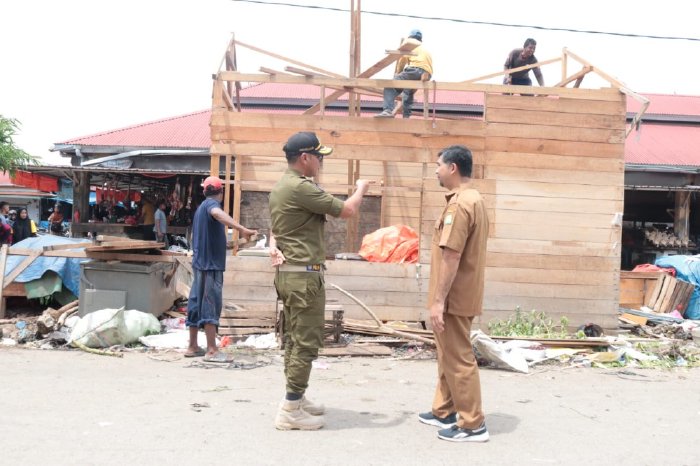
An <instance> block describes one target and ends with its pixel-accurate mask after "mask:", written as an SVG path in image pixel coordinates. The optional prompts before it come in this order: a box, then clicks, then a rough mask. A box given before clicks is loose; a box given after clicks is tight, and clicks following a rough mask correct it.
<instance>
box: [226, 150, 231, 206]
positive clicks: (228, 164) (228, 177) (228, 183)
mask: <svg viewBox="0 0 700 466" xmlns="http://www.w3.org/2000/svg"><path fill="white" fill-rule="evenodd" d="M225 163H226V168H225V169H224V212H226V213H227V214H228V213H229V212H231V207H230V205H231V154H226V162H225Z"/></svg>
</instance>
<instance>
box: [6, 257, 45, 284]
mask: <svg viewBox="0 0 700 466" xmlns="http://www.w3.org/2000/svg"><path fill="white" fill-rule="evenodd" d="M42 253H43V251H34V253H33V254H31V255H29V256H27V257H25V258H24V260H23V261H22V262H20V263H19V264H17V266H16V267H15V268H14V269H12V272H10V274H9V275H8V276H7V277H4V281H3V284H2V287H3V288H5V287H6V286H7V285H9V284H10V283H12V282H13V281H15V278H17V277H18V276H19V274H21V273H22V272H24V270H25V269H26V268H27V267H29V266H30V265H31V264H32V262H34V260H35V259H36V258H37V257H39V256H41V255H42Z"/></svg>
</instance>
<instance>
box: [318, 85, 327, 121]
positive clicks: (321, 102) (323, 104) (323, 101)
mask: <svg viewBox="0 0 700 466" xmlns="http://www.w3.org/2000/svg"><path fill="white" fill-rule="evenodd" d="M319 105H320V106H321V110H320V113H321V116H323V115H325V114H326V86H321V98H320V99H319Z"/></svg>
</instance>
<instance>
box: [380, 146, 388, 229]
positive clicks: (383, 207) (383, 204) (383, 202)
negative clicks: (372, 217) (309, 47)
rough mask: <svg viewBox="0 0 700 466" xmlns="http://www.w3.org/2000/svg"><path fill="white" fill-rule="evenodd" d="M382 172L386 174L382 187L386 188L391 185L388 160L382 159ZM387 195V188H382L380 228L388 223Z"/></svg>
mask: <svg viewBox="0 0 700 466" xmlns="http://www.w3.org/2000/svg"><path fill="white" fill-rule="evenodd" d="M382 172H383V175H384V179H383V181H384V184H383V185H382V188H386V187H388V186H389V164H387V162H386V160H385V161H382ZM386 195H387V190H386V189H382V194H381V196H382V199H381V203H380V205H379V228H384V227H385V226H387V225H386V218H385V217H386Z"/></svg>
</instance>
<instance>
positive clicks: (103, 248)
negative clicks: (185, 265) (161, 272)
mask: <svg viewBox="0 0 700 466" xmlns="http://www.w3.org/2000/svg"><path fill="white" fill-rule="evenodd" d="M163 246H164V244H163V243H158V242H157V241H139V240H132V239H129V238H119V237H113V236H98V237H97V241H96V242H95V244H93V245H89V246H87V247H85V255H86V256H87V257H89V258H91V259H99V260H120V261H129V262H161V261H163V257H164V256H165V257H170V255H169V254H168V253H167V251H162V250H161V248H162V247H163ZM164 253H165V254H164ZM165 261H166V262H172V261H174V259H173V258H172V257H170V259H165Z"/></svg>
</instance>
